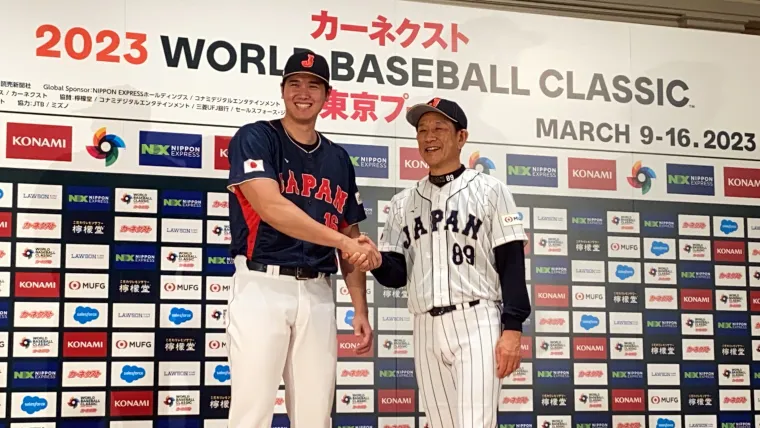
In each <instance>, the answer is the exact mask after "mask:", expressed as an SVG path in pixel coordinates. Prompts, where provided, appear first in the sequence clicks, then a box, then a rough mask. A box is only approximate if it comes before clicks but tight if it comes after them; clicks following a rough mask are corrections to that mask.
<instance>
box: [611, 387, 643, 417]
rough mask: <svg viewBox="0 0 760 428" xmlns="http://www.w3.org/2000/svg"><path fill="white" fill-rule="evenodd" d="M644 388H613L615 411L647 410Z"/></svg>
mask: <svg viewBox="0 0 760 428" xmlns="http://www.w3.org/2000/svg"><path fill="white" fill-rule="evenodd" d="M644 407H645V401H644V390H643V389H613V390H612V411H613V412H643V411H644V410H646V409H645V408H644Z"/></svg>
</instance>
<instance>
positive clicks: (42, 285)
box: [15, 272, 61, 298]
mask: <svg viewBox="0 0 760 428" xmlns="http://www.w3.org/2000/svg"><path fill="white" fill-rule="evenodd" d="M60 293H61V274H60V273H57V272H17V273H16V287H15V295H16V297H28V298H58V297H60Z"/></svg>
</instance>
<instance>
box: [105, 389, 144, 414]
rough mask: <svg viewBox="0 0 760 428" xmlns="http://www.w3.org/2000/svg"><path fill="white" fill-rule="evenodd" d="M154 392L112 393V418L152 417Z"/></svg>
mask: <svg viewBox="0 0 760 428" xmlns="http://www.w3.org/2000/svg"><path fill="white" fill-rule="evenodd" d="M152 415H153V391H111V416H152Z"/></svg>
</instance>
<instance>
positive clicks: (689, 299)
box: [681, 289, 713, 311]
mask: <svg viewBox="0 0 760 428" xmlns="http://www.w3.org/2000/svg"><path fill="white" fill-rule="evenodd" d="M712 307H713V295H712V290H700V289H693V290H691V289H682V290H681V309H683V310H685V311H711V310H712Z"/></svg>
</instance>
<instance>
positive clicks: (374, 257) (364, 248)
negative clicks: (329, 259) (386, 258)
mask: <svg viewBox="0 0 760 428" xmlns="http://www.w3.org/2000/svg"><path fill="white" fill-rule="evenodd" d="M339 250H340V251H341V253H342V254H341V255H342V257H343V259H346V260H348V261H349V263H351V264H352V265H354V266H362V265H364V266H365V267H366V266H380V263H381V260H382V259H381V257H380V252H379V251H378V250H377V247H375V245H374V244H373V243H372V240H371V239H369V238H367V237H366V236H363V235H362V236H360V237H358V238H348V237H346V239H345V240H344V242H343V245H342V246H341V248H339ZM365 262H366V263H365ZM362 270H363V271H365V272H366V270H364V269H362Z"/></svg>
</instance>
